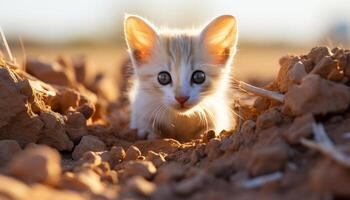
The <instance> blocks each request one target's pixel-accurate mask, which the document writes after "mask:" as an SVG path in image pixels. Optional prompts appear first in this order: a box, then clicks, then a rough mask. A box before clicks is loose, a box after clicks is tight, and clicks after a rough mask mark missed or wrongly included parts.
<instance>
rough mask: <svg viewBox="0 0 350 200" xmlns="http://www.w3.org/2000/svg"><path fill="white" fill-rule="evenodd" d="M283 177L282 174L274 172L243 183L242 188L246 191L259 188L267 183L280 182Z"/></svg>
mask: <svg viewBox="0 0 350 200" xmlns="http://www.w3.org/2000/svg"><path fill="white" fill-rule="evenodd" d="M282 177H283V174H282V172H274V173H271V174H267V175H262V176H258V177H255V178H252V179H249V180H246V181H244V182H242V183H241V186H242V187H243V188H246V189H253V188H258V187H261V186H262V185H264V184H265V183H268V182H272V181H277V180H280V179H281V178H282Z"/></svg>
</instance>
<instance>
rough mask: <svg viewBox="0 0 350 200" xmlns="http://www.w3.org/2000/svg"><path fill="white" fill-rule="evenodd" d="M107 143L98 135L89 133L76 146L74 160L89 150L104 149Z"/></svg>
mask: <svg viewBox="0 0 350 200" xmlns="http://www.w3.org/2000/svg"><path fill="white" fill-rule="evenodd" d="M105 149H106V145H105V144H104V143H103V142H102V141H101V140H99V139H98V138H97V137H96V136H92V135H88V136H84V137H82V139H81V141H80V142H79V144H78V145H77V146H76V147H75V148H74V151H73V153H72V157H73V159H74V160H79V158H81V157H82V156H83V154H84V153H85V152H87V151H103V150H105Z"/></svg>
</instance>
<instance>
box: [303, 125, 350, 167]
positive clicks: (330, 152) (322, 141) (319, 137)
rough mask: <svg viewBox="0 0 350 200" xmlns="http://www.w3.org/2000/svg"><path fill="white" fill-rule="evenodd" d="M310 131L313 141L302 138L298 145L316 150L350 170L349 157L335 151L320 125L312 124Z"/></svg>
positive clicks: (335, 148)
mask: <svg viewBox="0 0 350 200" xmlns="http://www.w3.org/2000/svg"><path fill="white" fill-rule="evenodd" d="M312 129H313V132H314V136H315V140H316V141H312V140H308V139H305V138H302V139H301V141H300V143H301V144H302V145H304V146H305V147H308V148H310V149H314V150H317V151H319V152H321V153H323V154H324V155H326V156H328V157H329V158H331V159H332V160H334V161H335V162H337V163H338V164H340V165H342V166H344V167H347V168H350V157H349V156H347V155H346V154H344V153H343V152H341V151H340V150H338V149H337V147H336V146H335V145H334V144H333V142H332V141H331V140H330V139H329V137H328V136H327V133H326V131H325V130H324V127H323V125H322V124H313V125H312Z"/></svg>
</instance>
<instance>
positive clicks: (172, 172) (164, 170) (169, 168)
mask: <svg viewBox="0 0 350 200" xmlns="http://www.w3.org/2000/svg"><path fill="white" fill-rule="evenodd" d="M185 172H186V169H185V167H184V166H183V165H181V164H179V163H176V162H171V163H166V164H165V165H163V166H161V167H160V168H159V169H158V172H157V176H156V177H155V180H154V182H155V183H157V184H163V183H167V182H170V181H177V180H179V179H181V178H182V177H183V176H184V175H185Z"/></svg>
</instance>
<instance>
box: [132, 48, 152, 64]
mask: <svg viewBox="0 0 350 200" xmlns="http://www.w3.org/2000/svg"><path fill="white" fill-rule="evenodd" d="M132 54H133V56H134V59H135V60H136V62H137V63H138V64H145V63H147V61H148V60H149V58H150V57H151V53H150V52H147V51H141V50H138V49H134V50H132Z"/></svg>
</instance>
